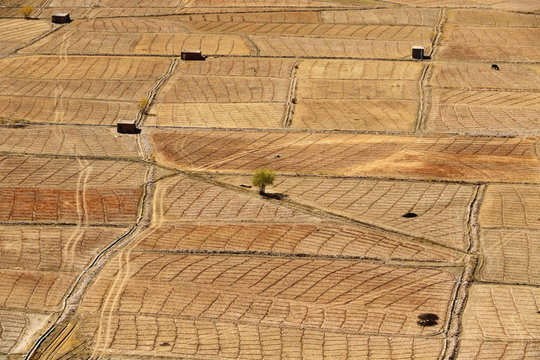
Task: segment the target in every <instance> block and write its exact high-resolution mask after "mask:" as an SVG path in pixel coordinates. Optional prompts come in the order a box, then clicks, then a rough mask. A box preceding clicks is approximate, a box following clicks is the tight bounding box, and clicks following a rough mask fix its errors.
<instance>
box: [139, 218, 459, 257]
mask: <svg viewBox="0 0 540 360" xmlns="http://www.w3.org/2000/svg"><path fill="white" fill-rule="evenodd" d="M137 249H138V250H147V251H148V250H186V251H203V250H209V251H239V252H242V251H253V252H261V253H277V254H310V255H323V256H324V255H329V256H354V257H364V258H379V259H411V260H419V261H430V260H431V261H433V260H435V261H452V260H455V259H457V257H458V255H457V254H456V253H454V252H453V251H451V250H448V249H442V248H437V247H434V246H432V247H429V246H427V245H425V244H420V243H414V242H412V241H410V240H408V239H407V238H406V237H399V236H396V235H394V234H391V233H388V232H382V231H380V230H376V229H373V228H369V227H367V226H365V227H362V226H355V227H352V226H347V225H339V224H334V223H324V224H294V225H292V224H290V223H283V224H280V223H271V224H256V223H253V224H237V223H231V224H223V225H209V224H198V225H192V224H166V225H162V226H160V227H158V228H154V229H152V230H150V231H149V232H148V233H147V234H146V235H144V239H142V241H141V242H140V243H139V244H138V246H137Z"/></svg>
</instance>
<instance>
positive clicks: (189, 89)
mask: <svg viewBox="0 0 540 360" xmlns="http://www.w3.org/2000/svg"><path fill="white" fill-rule="evenodd" d="M288 88H289V80H288V79H279V78H256V77H252V78H247V77H235V78H222V77H201V76H178V77H175V78H172V79H171V81H169V82H168V83H167V85H166V86H165V88H164V89H163V94H162V95H161V100H162V101H163V102H169V103H174V102H180V101H183V102H186V103H195V102H200V103H205V102H209V103H246V102H254V103H261V102H262V103H264V102H284V101H285V100H286V97H287V90H288Z"/></svg>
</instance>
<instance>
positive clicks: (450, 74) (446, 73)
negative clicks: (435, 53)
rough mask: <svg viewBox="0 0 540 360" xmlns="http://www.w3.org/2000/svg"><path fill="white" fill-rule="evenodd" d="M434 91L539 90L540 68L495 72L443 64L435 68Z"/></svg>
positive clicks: (510, 67)
mask: <svg viewBox="0 0 540 360" xmlns="http://www.w3.org/2000/svg"><path fill="white" fill-rule="evenodd" d="M429 84H430V85H431V86H433V87H438V88H451V89H456V88H458V89H468V90H475V89H476V90H498V91H501V90H502V91H504V90H519V91H522V90H538V89H540V85H539V84H540V66H539V65H536V64H535V65H529V64H526V65H525V64H504V65H501V67H500V71H495V70H493V69H492V68H491V64H489V63H483V64H478V63H473V62H467V63H455V62H450V63H446V62H445V63H441V62H438V63H436V64H435V65H434V72H433V77H432V78H431V81H430V83H429Z"/></svg>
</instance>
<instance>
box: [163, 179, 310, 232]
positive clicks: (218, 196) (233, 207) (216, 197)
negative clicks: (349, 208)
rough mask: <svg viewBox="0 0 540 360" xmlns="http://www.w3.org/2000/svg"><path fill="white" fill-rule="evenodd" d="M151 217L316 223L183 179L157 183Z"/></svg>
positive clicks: (281, 208)
mask: <svg viewBox="0 0 540 360" xmlns="http://www.w3.org/2000/svg"><path fill="white" fill-rule="evenodd" d="M154 214H155V219H156V220H157V221H167V220H169V221H170V220H183V221H193V220H207V221H208V220H210V221H222V220H237V221H242V220H252V221H253V220H260V221H271V220H273V221H276V220H277V221H286V220H288V221H309V220H311V221H312V222H313V221H315V222H318V221H320V219H318V218H315V217H312V216H310V215H309V214H307V213H304V212H301V211H298V210H294V209H292V208H287V207H284V206H280V205H276V204H275V203H272V202H269V201H265V200H262V199H257V198H254V197H252V196H250V195H247V194H246V195H244V194H241V193H238V192H236V191H234V190H228V189H224V188H222V187H219V186H216V185H213V184H209V183H205V182H202V181H197V180H194V179H190V178H187V177H183V176H181V177H175V178H171V179H168V180H165V181H163V182H161V183H159V184H158V189H157V192H156V197H155V202H154Z"/></svg>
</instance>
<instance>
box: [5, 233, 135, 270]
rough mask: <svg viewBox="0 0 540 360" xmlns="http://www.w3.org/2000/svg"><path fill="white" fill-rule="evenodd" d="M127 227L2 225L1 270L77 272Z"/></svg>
mask: <svg viewBox="0 0 540 360" xmlns="http://www.w3.org/2000/svg"><path fill="white" fill-rule="evenodd" d="M126 231H127V229H126V228H107V227H90V228H88V227H87V228H79V227H73V226H55V227H50V226H46V227H41V226H24V227H19V226H1V227H0V268H2V269H10V268H17V269H21V270H31V271H77V270H81V269H83V268H84V267H85V266H86V265H88V263H89V262H90V261H91V260H92V259H93V257H94V256H96V255H97V253H98V252H99V251H100V250H101V249H102V248H104V247H105V246H106V245H108V244H109V243H110V242H112V241H114V240H116V239H117V238H119V237H120V236H121V235H122V234H123V233H125V232H126Z"/></svg>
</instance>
